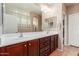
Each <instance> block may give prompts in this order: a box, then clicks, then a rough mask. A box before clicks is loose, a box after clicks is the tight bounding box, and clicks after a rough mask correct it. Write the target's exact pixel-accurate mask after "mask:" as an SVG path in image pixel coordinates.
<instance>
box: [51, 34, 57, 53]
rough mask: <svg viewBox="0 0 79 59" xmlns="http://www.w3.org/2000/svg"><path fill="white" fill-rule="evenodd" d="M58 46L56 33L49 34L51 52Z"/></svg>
mask: <svg viewBox="0 0 79 59" xmlns="http://www.w3.org/2000/svg"><path fill="white" fill-rule="evenodd" d="M57 48H58V35H53V36H51V52H53V51H55V50H56V49H57Z"/></svg>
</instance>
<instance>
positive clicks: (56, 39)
mask: <svg viewBox="0 0 79 59" xmlns="http://www.w3.org/2000/svg"><path fill="white" fill-rule="evenodd" d="M54 40H55V44H54V45H55V47H54V48H55V50H56V49H57V48H58V35H54Z"/></svg>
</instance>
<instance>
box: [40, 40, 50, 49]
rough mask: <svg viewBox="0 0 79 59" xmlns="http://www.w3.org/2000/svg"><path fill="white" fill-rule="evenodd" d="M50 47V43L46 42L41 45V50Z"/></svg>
mask: <svg viewBox="0 0 79 59" xmlns="http://www.w3.org/2000/svg"><path fill="white" fill-rule="evenodd" d="M48 45H50V41H46V42H44V43H41V44H40V48H43V47H46V46H48Z"/></svg>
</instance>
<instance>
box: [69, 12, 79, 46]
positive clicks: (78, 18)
mask: <svg viewBox="0 0 79 59" xmlns="http://www.w3.org/2000/svg"><path fill="white" fill-rule="evenodd" d="M69 45H73V46H77V47H79V13H75V14H71V15H69Z"/></svg>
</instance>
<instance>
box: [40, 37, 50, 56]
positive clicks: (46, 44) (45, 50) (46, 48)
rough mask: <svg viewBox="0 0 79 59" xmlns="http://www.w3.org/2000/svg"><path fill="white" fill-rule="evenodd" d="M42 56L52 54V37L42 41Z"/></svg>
mask: <svg viewBox="0 0 79 59" xmlns="http://www.w3.org/2000/svg"><path fill="white" fill-rule="evenodd" d="M39 53H40V56H47V55H49V54H50V37H44V38H41V39H40V52H39Z"/></svg>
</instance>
